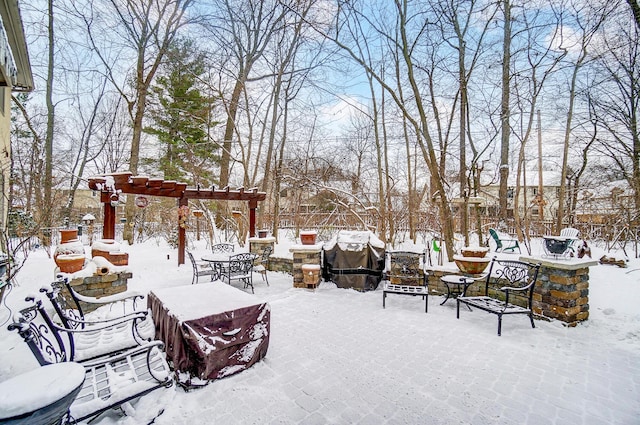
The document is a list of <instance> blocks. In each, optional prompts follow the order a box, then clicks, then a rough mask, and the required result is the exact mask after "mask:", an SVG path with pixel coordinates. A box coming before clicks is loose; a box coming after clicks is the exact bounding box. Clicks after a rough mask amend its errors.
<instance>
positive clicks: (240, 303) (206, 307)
mask: <svg viewBox="0 0 640 425" xmlns="http://www.w3.org/2000/svg"><path fill="white" fill-rule="evenodd" d="M151 292H153V294H154V295H155V296H156V297H157V298H158V299H160V300H162V304H163V306H164V307H165V308H166V309H167V310H168V311H170V312H171V314H173V315H174V316H175V317H177V318H178V320H180V321H187V320H194V319H199V318H201V317H205V316H208V315H212V314H218V313H224V312H225V311H232V310H237V309H239V308H243V307H248V306H252V305H256V304H261V303H262V302H261V301H260V299H259V298H258V297H255V296H252V295H251V294H248V293H246V292H243V291H238V290H237V289H236V288H234V287H232V286H230V285H227V284H226V283H223V282H221V281H216V282H209V283H207V284H206V285H204V284H203V285H181V286H176V287H172V288H164V289H157V290H156V289H154V290H152V291H151Z"/></svg>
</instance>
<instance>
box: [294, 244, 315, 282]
mask: <svg viewBox="0 0 640 425" xmlns="http://www.w3.org/2000/svg"><path fill="white" fill-rule="evenodd" d="M289 252H292V253H293V287H294V288H307V287H308V286H307V284H306V283H305V281H304V274H303V273H302V265H303V264H306V265H318V266H319V265H320V258H321V253H322V244H321V243H318V244H315V245H293V246H292V247H291V248H289Z"/></svg>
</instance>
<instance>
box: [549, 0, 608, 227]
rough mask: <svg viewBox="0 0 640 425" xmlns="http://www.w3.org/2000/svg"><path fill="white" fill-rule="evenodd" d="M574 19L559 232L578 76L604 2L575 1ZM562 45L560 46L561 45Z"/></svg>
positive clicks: (603, 11) (603, 12)
mask: <svg viewBox="0 0 640 425" xmlns="http://www.w3.org/2000/svg"><path fill="white" fill-rule="evenodd" d="M574 8H575V9H574V14H573V15H574V20H575V25H576V27H577V28H578V29H579V30H580V33H579V40H578V46H575V47H577V48H578V49H577V56H576V57H575V59H574V62H573V64H572V72H571V79H570V82H569V106H568V110H567V121H566V125H565V132H564V142H563V153H562V168H561V177H560V193H559V194H558V215H557V217H556V225H555V228H556V232H560V229H561V228H562V227H563V226H564V224H563V222H564V217H565V208H566V206H565V202H566V180H567V171H568V160H569V158H568V157H569V144H570V141H571V133H572V129H573V118H574V108H575V100H576V96H577V94H578V93H577V90H578V82H579V80H578V76H579V74H580V72H581V70H582V67H583V65H584V64H585V62H586V61H587V60H588V59H589V55H588V50H589V48H590V47H591V40H592V39H593V37H594V36H595V35H596V33H597V32H598V30H599V28H600V26H601V25H602V23H603V22H604V19H605V17H606V16H607V8H606V4H605V6H603V7H598V8H591V7H589V6H583V5H582V3H580V2H577V3H576V4H575V5H574ZM561 47H562V46H561Z"/></svg>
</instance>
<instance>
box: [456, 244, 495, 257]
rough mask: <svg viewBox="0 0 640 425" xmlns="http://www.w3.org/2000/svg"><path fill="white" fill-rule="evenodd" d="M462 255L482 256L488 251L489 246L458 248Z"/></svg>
mask: <svg viewBox="0 0 640 425" xmlns="http://www.w3.org/2000/svg"><path fill="white" fill-rule="evenodd" d="M460 252H461V253H462V256H463V257H477V258H484V256H485V255H487V252H489V248H487V247H484V246H465V247H464V248H462V249H461V250H460Z"/></svg>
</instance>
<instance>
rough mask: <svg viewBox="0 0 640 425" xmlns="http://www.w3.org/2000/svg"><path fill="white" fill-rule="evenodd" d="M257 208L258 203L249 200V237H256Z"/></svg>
mask: <svg viewBox="0 0 640 425" xmlns="http://www.w3.org/2000/svg"><path fill="white" fill-rule="evenodd" d="M257 207H258V201H257V200H255V199H251V200H250V201H249V237H250V238H255V237H256V208H257Z"/></svg>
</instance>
